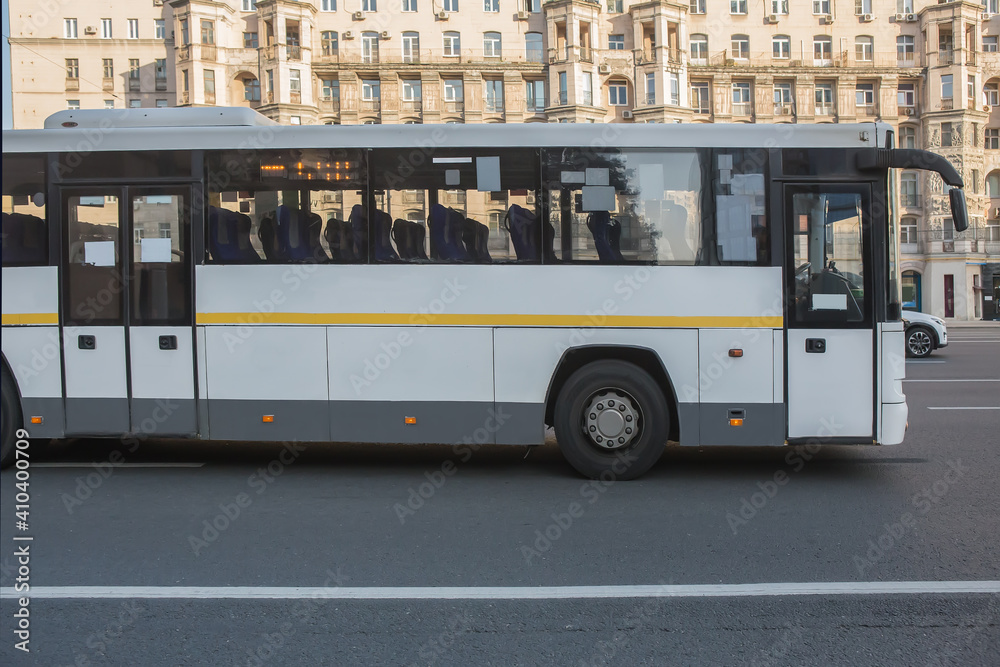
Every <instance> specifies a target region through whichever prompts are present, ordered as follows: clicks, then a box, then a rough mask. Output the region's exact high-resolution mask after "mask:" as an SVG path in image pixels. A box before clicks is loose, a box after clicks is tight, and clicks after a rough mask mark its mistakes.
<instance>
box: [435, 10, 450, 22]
mask: <svg viewBox="0 0 1000 667" xmlns="http://www.w3.org/2000/svg"><path fill="white" fill-rule="evenodd" d="M437 20H438V21H447V20H448V12H438V13H437Z"/></svg>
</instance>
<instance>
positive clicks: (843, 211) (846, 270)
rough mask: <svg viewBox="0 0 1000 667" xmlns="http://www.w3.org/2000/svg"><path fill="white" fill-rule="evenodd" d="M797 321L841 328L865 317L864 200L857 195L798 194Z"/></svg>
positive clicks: (794, 235) (795, 213) (794, 240)
mask: <svg viewBox="0 0 1000 667" xmlns="http://www.w3.org/2000/svg"><path fill="white" fill-rule="evenodd" d="M792 212H793V225H794V228H793V230H792V259H793V267H794V269H795V318H796V321H798V322H803V323H824V324H837V323H845V322H862V321H864V319H865V313H866V312H867V311H866V310H865V308H866V305H865V278H864V265H863V257H864V255H863V237H862V221H863V219H864V218H863V213H862V198H861V196H860V195H859V194H855V193H824V192H809V193H796V194H794V195H793V196H792Z"/></svg>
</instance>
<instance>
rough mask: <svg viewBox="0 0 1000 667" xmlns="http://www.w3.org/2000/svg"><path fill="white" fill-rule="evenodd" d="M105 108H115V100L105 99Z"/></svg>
mask: <svg viewBox="0 0 1000 667" xmlns="http://www.w3.org/2000/svg"><path fill="white" fill-rule="evenodd" d="M104 108H105V109H114V108H115V101H114V100H104Z"/></svg>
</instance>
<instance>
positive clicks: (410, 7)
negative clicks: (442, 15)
mask: <svg viewBox="0 0 1000 667" xmlns="http://www.w3.org/2000/svg"><path fill="white" fill-rule="evenodd" d="M403 11H404V12H415V11H417V0H403Z"/></svg>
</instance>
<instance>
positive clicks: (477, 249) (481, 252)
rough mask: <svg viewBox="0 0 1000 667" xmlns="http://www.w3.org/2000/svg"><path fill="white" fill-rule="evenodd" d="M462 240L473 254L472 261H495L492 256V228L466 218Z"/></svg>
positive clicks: (483, 262)
mask: <svg viewBox="0 0 1000 667" xmlns="http://www.w3.org/2000/svg"><path fill="white" fill-rule="evenodd" d="M462 241H463V242H464V243H465V248H466V249H467V250H468V251H469V254H470V255H472V261H474V262H477V263H479V264H489V263H490V262H492V261H493V259H492V258H491V257H490V247H489V241H490V228H489V227H487V226H486V225H484V224H483V223H481V222H479V221H478V220H473V219H472V218H466V219H465V224H464V226H463V228H462Z"/></svg>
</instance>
